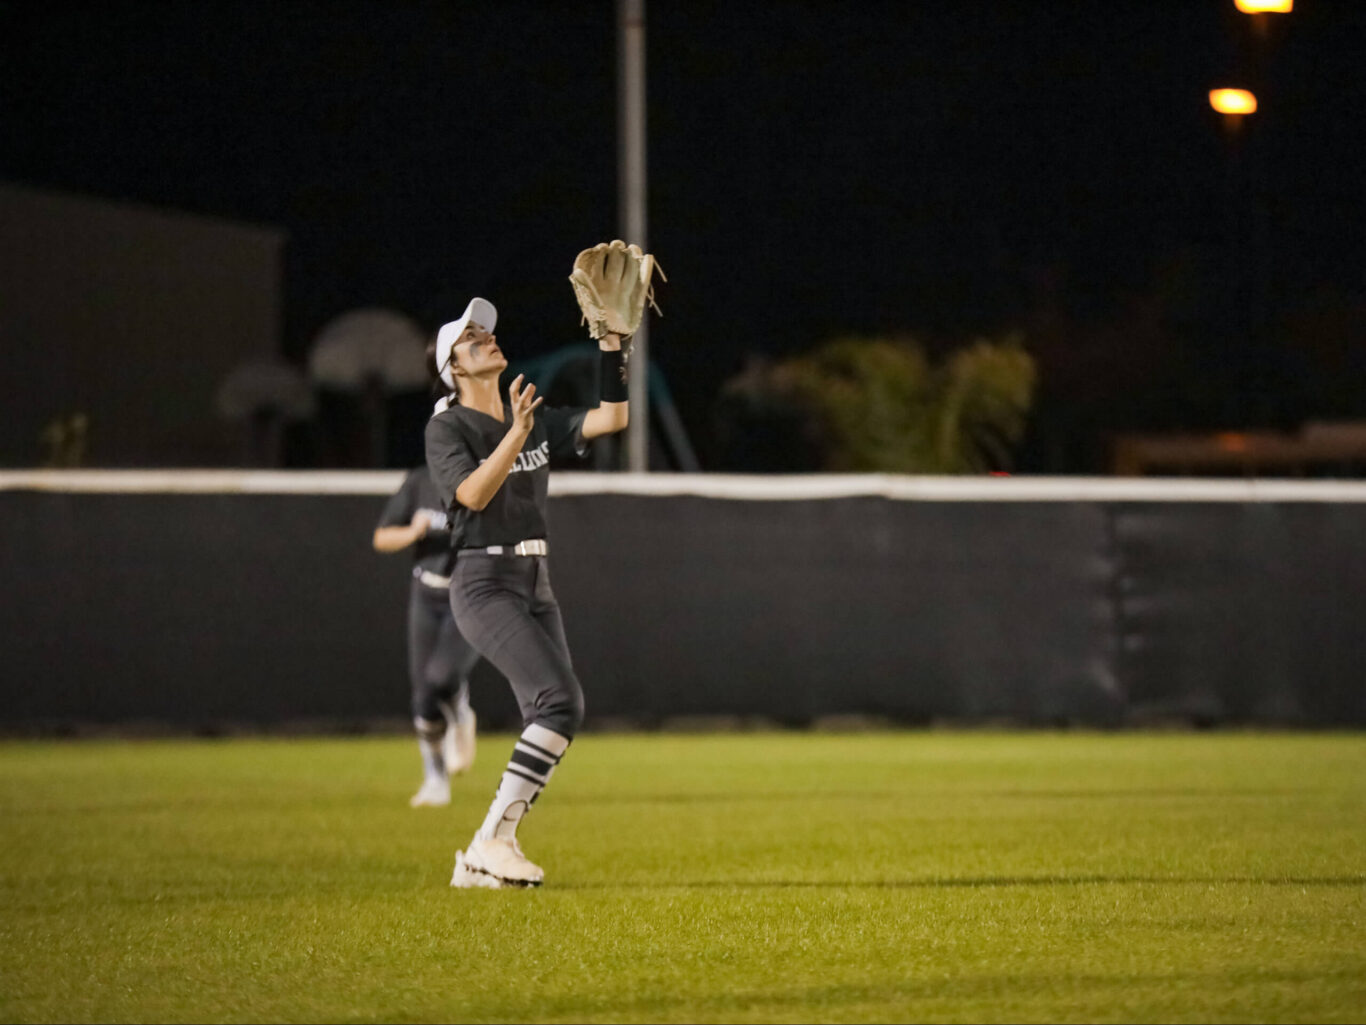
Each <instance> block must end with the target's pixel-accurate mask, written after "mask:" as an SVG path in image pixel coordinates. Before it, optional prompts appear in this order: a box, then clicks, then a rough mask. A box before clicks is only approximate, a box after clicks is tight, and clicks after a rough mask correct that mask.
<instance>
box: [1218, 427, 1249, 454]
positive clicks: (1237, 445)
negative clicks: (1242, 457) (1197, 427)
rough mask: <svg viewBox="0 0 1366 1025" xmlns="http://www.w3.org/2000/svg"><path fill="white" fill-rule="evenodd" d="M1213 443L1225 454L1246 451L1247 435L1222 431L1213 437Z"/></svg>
mask: <svg viewBox="0 0 1366 1025" xmlns="http://www.w3.org/2000/svg"><path fill="white" fill-rule="evenodd" d="M1214 441H1215V444H1217V445H1218V446H1219V447H1220V448H1221V449H1223V450H1224V451H1225V452H1246V451H1247V435H1246V434H1242V433H1240V432H1238V431H1223V432H1221V433H1219V434H1216V435H1215V436H1214Z"/></svg>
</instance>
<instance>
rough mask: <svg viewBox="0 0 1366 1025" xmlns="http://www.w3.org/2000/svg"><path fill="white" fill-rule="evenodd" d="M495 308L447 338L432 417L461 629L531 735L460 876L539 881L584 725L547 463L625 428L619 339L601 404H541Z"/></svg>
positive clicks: (440, 340)
mask: <svg viewBox="0 0 1366 1025" xmlns="http://www.w3.org/2000/svg"><path fill="white" fill-rule="evenodd" d="M497 317H498V313H497V311H496V310H495V309H494V307H493V304H492V303H490V302H488V301H487V300H485V299H474V300H472V301H471V302H470V304H469V306H468V307H467V308H466V310H465V315H464V316H463V317H462V318H461V319H460V320H458V321H452V322H451V323H449V324H446V325H445V326H443V327H442V328H441V331H440V333H439V334H438V335H437V344H436V366H437V370H438V372H439V373H440V375H441V379H442V381H443V382H444V383H445V385H446V388H447V389H448V392H449V394H448V395H447V396H446V398H444V399H442V401H441V402H439V403H437V409H436V412H435V413H434V414H433V416H432V418H431V420H429V421H428V422H427V465H428V466H430V467H431V470H432V478H433V480H435V482H436V486H437V491H438V493H439V494H440V496H441V498H442V500H443V501H444V502H445V503H446V508H448V509H450V510H451V514H452V522H451V530H452V534H453V538H454V545H455V548H456V550H457V553H456V554H457V557H456V560H455V565H454V566H453V567H452V584H451V608H452V609H453V610H454V612H455V619H456V622H457V623H459V625H460V630H461V632H462V633H463V634H464V635H465V636H466V637H468V638H469V639H470V641H471V642H472V643H473V644H474V645H475V647H476V648H478V650H479V651H480V653H481V654H483V655H484V657H485V658H487V659H488V660H489V661H490V662H491V663H493V665H494V666H495V667H497V668H498V669H499V670H500V671H501V672H502V673H503V675H504V676H506V677H507V679H508V682H509V683H510V684H511V685H512V690H513V693H514V694H515V695H516V697H517V703H518V705H519V707H520V708H521V712H522V722H523V730H522V735H521V736H520V737H519V738H518V739H517V742H516V744H515V745H514V747H513V751H512V758H511V760H510V761H509V762H508V765H507V769H506V770H505V771H504V773H503V778H502V780H501V781H500V783H499V785H498V790H497V792H496V793H495V794H494V798H493V804H492V805H491V806H490V807H489V811H488V815H487V816H486V817H485V819H484V824H483V825H482V826H481V827H480V828H479V830H478V832H476V833H475V835H474V838H473V839H472V840H470V842H469V845H468V846H467V847H466V848H465V850H464V851H459V852H457V853H456V861H455V872H454V874H453V876H452V878H451V885H452V886H457V887H476V886H483V887H490V888H498V887H502V886H539V885H540V883H541V881H542V879H543V878H544V875H545V873H544V872H543V871H542V870H541V868H540V867H539V866H538V865H536V864H534V863H533V862H532V861H530V860H529V859H528V858H527V857H526V855H525V854H523V853H522V848H521V845H520V844H519V843H518V841H517V826H518V824H519V823H520V822H521V820H522V817H523V816H524V815H525V814H526V813H527V811H528V809H530V807H531V804H532V802H533V801H535V800H536V798H537V796H538V795H539V794H540V792H541V791H542V790H543V789H544V787H545V785H546V784H547V783H548V782H549V781H550V776H551V774H552V773H553V772H554V770H555V766H556V765H558V764H559V761H560V759H561V758H562V757H563V756H564V753H565V751H566V750H568V748H569V744H570V741H571V740H573V738H574V734H575V732H576V731H577V730H578V728H579V726H580V724H581V723H582V722H583V690H582V688H581V687H580V686H579V681H578V678H577V677H576V676H575V674H574V669H573V667H572V665H571V664H570V658H569V645H568V642H567V641H566V639H565V633H564V623H563V622H562V620H561V618H560V607H559V604H558V603H557V602H556V600H555V594H554V592H553V591H552V590H551V587H550V575H549V567H548V565H547V558H546V557H547V554H548V552H549V542H548V541H547V537H546V498H547V494H548V489H549V477H550V458H551V457H552V456H555V455H560V454H566V453H570V452H577V453H578V454H579V455H583V454H584V452H585V451H586V450H587V442H588V441H589V440H590V439H592V438H596V437H601V436H602V435H605V434H613V433H616V432H617V431H620V430H623V429H624V428H625V427H626V421H627V413H628V406H627V401H626V398H627V396H626V374H625V359H624V355H623V353H622V351H621V337H620V336H619V335H615V334H609V335H606V336H605V337H603V338H601V339H599V342H598V348H599V349H600V350H601V352H600V357H599V358H600V363H601V370H600V378H601V389H602V390H601V396H600V399H601V401H600V404H599V405H598V406H597V407H595V408H593V409H586V408H578V409H570V408H564V409H558V408H554V407H546V408H543V409H542V408H538V407H540V405H541V399H538V398H536V387H535V385H526V386H525V387H523V386H522V377H521V376H520V375H519V376H518V377H517V378H515V379H514V380H513V381H512V383H511V386H510V388H509V390H508V393H507V395H506V397H505V396H504V394H503V392H502V391H501V390H500V389H499V385H498V378H499V375H500V374H502V372H503V370H504V369H506V367H507V365H508V361H507V359H506V358H505V357H504V355H503V351H502V349H500V348H499V346H498V339H497V338H496V337H495V336H494V334H493V328H494V325H495V324H496V322H497Z"/></svg>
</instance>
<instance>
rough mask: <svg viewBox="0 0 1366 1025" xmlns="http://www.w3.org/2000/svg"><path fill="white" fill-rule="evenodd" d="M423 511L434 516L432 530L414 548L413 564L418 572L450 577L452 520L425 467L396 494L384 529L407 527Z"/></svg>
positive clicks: (381, 522) (382, 522) (382, 516)
mask: <svg viewBox="0 0 1366 1025" xmlns="http://www.w3.org/2000/svg"><path fill="white" fill-rule="evenodd" d="M419 509H421V510H422V511H423V512H425V513H427V515H428V516H430V517H432V525H431V528H430V529H429V530H428V531H427V534H426V536H425V537H422V538H420V539H419V540H418V542H417V544H415V545H413V565H414V567H415V570H416V571H421V570H424V569H425V570H427V571H428V572H431V573H436V574H437V575H438V576H449V575H450V571H451V565H450V564H451V530H450V517H449V515H448V514H447V513H446V509H445V507H444V505H443V504H442V502H441V498H440V496H439V495H438V494H437V493H436V485H435V484H434V483H432V475H431V474H430V473H429V472H428V471H427V468H426V467H425V466H419V467H418V468H417V469H415V470H412V471H410V472H409V474H408V476H407V477H405V478H403V486H402V487H400V488H399V489H398V491H396V492H395V493H394V496H393V497H392V498H391V499H389V502H388V504H387V505H386V506H385V507H384V512H382V513H380V517H379V523H378V524H377V526H380V527H406V526H407V525H408V524H409V523H412V522H413V517H414V516H415V515H417V511H418V510H419Z"/></svg>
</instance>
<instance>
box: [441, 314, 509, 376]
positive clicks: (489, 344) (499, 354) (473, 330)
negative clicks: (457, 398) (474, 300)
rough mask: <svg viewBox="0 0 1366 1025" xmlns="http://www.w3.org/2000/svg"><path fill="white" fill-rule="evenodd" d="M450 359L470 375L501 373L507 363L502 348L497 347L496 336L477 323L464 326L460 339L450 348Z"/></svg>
mask: <svg viewBox="0 0 1366 1025" xmlns="http://www.w3.org/2000/svg"><path fill="white" fill-rule="evenodd" d="M451 360H452V362H454V363H455V365H456V367H457V368H458V369H459V370H462V371H464V372H465V373H466V374H468V375H469V376H470V377H480V376H483V375H486V374H488V373H490V372H492V373H501V372H502V370H503V368H504V367H506V366H507V365H508V361H507V357H506V356H504V355H503V350H502V349H500V348H498V336H497V335H494V334H493V333H491V332H489V331H485V330H484V329H483V328H482V327H480V326H479V325H478V324H470V325H469V326H468V327H466V328H465V330H464V333H462V334H461V336H460V340H459V341H458V342H456V343H455V345H454V346H452V348H451Z"/></svg>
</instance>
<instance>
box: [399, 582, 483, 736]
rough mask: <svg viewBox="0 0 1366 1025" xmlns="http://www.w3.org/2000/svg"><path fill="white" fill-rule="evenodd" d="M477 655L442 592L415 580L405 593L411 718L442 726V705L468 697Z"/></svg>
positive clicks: (443, 717)
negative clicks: (458, 628) (457, 627)
mask: <svg viewBox="0 0 1366 1025" xmlns="http://www.w3.org/2000/svg"><path fill="white" fill-rule="evenodd" d="M478 662H479V652H477V651H475V650H474V646H473V645H472V644H470V642H469V641H467V640H465V638H464V637H462V636H460V631H459V630H457V629H456V626H455V621H454V620H453V619H452V618H451V607H450V598H449V596H448V595H447V592H446V590H445V589H444V588H439V587H428V586H427V585H426V584H424V583H422V581H420V580H418V579H417V578H416V577H414V578H413V584H412V590H410V591H409V592H408V679H409V682H410V683H411V684H412V688H413V718H415V719H423V720H425V721H426V722H429V723H442V724H443V728H444V722H445V716H444V715H443V714H442V712H441V706H442V705H443V704H456V703H457V702H458V700H459V698H460V696H461V694H460V692H461V691H465V692H466V694H468V691H469V686H470V673H472V672H473V671H474V667H475V665H477V664H478Z"/></svg>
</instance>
